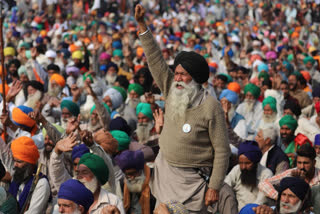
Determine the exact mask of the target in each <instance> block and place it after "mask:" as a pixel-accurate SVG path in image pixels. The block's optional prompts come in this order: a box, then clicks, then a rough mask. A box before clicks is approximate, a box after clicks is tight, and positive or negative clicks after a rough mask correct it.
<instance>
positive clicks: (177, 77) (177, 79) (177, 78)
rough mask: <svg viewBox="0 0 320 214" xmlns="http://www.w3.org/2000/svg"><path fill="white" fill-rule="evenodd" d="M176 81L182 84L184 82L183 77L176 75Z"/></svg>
mask: <svg viewBox="0 0 320 214" xmlns="http://www.w3.org/2000/svg"><path fill="white" fill-rule="evenodd" d="M175 81H176V82H181V81H182V75H180V74H176V75H175Z"/></svg>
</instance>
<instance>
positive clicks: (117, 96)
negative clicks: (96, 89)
mask: <svg viewBox="0 0 320 214" xmlns="http://www.w3.org/2000/svg"><path fill="white" fill-rule="evenodd" d="M106 96H109V97H110V99H111V102H112V109H113V110H114V109H117V108H119V107H120V105H121V104H122V103H123V98H122V95H121V93H120V92H119V91H118V90H116V89H114V88H109V89H108V90H107V91H106V92H104V94H103V98H105V97H106Z"/></svg>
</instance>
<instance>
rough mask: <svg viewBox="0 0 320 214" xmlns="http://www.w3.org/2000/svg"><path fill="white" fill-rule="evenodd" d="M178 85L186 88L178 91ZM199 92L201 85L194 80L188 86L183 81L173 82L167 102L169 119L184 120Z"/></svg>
mask: <svg viewBox="0 0 320 214" xmlns="http://www.w3.org/2000/svg"><path fill="white" fill-rule="evenodd" d="M177 85H181V86H183V87H184V88H183V89H178V88H177ZM199 90H200V89H199V84H197V83H196V82H195V81H194V80H192V81H191V82H190V83H188V84H186V83H184V82H182V81H181V82H176V81H175V82H173V83H172V84H171V87H170V90H169V95H168V98H167V102H166V103H167V104H166V109H167V113H168V115H169V117H172V118H173V119H174V120H180V119H183V120H184V119H185V114H186V110H187V108H188V107H189V105H190V104H191V103H192V102H193V101H194V99H195V97H196V95H197V94H198V91H199Z"/></svg>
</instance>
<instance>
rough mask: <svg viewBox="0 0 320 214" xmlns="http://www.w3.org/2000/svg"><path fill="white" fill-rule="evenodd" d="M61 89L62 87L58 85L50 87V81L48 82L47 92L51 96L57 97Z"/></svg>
mask: <svg viewBox="0 0 320 214" xmlns="http://www.w3.org/2000/svg"><path fill="white" fill-rule="evenodd" d="M61 91H62V88H61V87H60V86H56V87H54V88H53V87H52V86H51V83H49V86H48V94H49V95H50V96H52V97H58V95H59V94H60V92H61Z"/></svg>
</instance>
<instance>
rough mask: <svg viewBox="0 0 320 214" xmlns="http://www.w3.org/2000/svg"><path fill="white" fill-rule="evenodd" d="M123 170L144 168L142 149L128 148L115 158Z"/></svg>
mask: <svg viewBox="0 0 320 214" xmlns="http://www.w3.org/2000/svg"><path fill="white" fill-rule="evenodd" d="M114 160H115V162H116V163H117V165H118V166H119V167H120V169H121V170H122V171H125V170H127V169H136V170H138V171H139V170H142V169H143V168H144V155H143V152H142V151H140V150H137V151H129V150H126V151H124V152H122V153H121V154H119V155H117V156H116V157H115V158H114Z"/></svg>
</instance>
